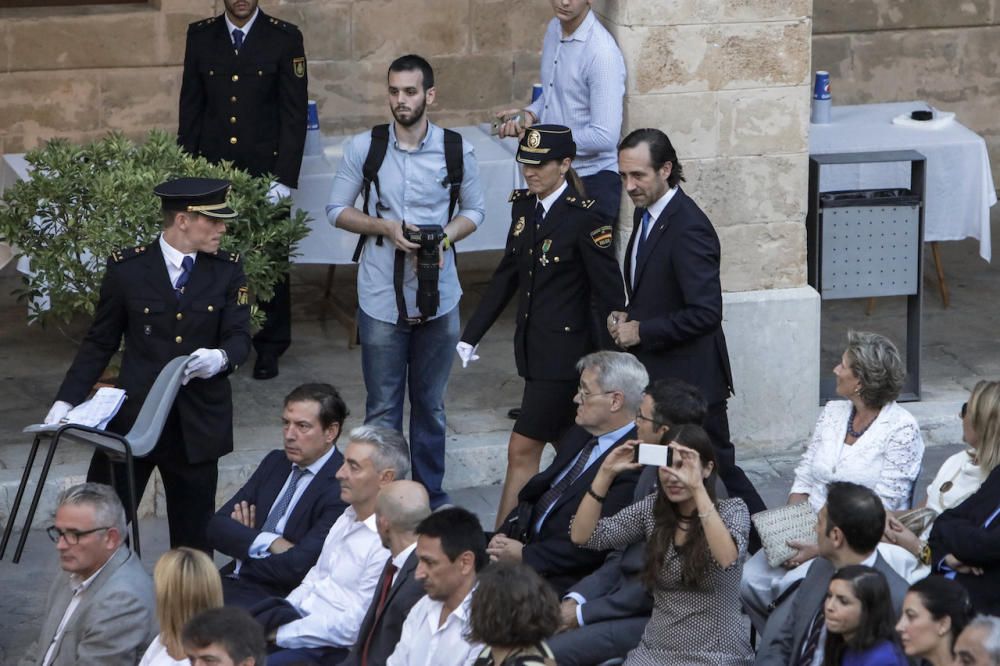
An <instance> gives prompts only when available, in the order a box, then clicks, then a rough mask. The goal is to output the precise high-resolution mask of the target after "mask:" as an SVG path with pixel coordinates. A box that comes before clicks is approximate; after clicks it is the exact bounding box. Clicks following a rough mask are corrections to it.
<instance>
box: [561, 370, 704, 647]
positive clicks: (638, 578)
mask: <svg viewBox="0 0 1000 666" xmlns="http://www.w3.org/2000/svg"><path fill="white" fill-rule="evenodd" d="M707 409H708V407H707V404H706V402H705V398H703V397H702V395H701V391H699V390H698V389H697V388H695V387H694V386H691V385H690V384H688V383H687V382H684V381H681V380H680V379H673V378H670V379H659V380H657V381H655V382H653V383H652V384H650V385H649V386H647V387H646V391H645V393H644V394H643V396H642V404H641V405H640V406H639V411H638V412H636V415H635V427H636V431H637V432H636V438H637V439H638V440H639V441H640V442H650V443H659V441H660V438H661V437H662V436H663V435H664V433H666V432H667V431H668V430H669V429H670V428H671V427H673V426H678V425H683V424H686V423H695V424H698V425H701V423H702V421H703V420H704V419H705V413H706V411H707ZM656 473H657V468H656V467H655V466H646V467H644V468H643V469H642V471H641V472H640V474H639V481H638V483H637V484H636V486H635V494H634V499H635V500H640V499H642V498H643V497H645V496H646V495H648V494H649V493H650V492H653V490H654V484H655V483H656ZM645 566H646V544H645V543H634V544H632V545H631V546H629V547H628V548H626V549H624V550H615V551H612V552H611V553H610V554H609V555H608V557H607V559H605V560H604V564H602V565H601V568H600V569H598V570H597V571H595V572H594V573H592V574H590V575H589V576H587V577H586V578H584V579H583V580H581V581H580V582H579V583H577V584H576V585H574V586H573V587H571V588H570V589H569V592H567V593H566V596H565V597H564V598H563V602H562V606H561V608H560V614H561V616H562V617H561V622H560V632H559V633H558V634H556V635H555V636H553V637H552V638H550V639H549V640H548V644H549V648H550V649H551V650H552V653H553V654H554V655H555V658H556V662H557V663H558V664H560V666H574V664H579V665H582V664H600V663H603V662H605V661H608V660H609V659H613V658H615V657H620V656H622V655H624V654H626V653H628V651H629V650H631V649H632V648H634V647H635V646H636V645H638V644H639V640H640V639H641V638H642V632H643V630H644V629H645V628H646V622H647V621H649V615H650V613H651V612H652V611H653V598H652V596H651V595H650V593H649V589H648V588H647V587H646V584H645V583H644V582H643V581H642V572H643V570H644V569H645Z"/></svg>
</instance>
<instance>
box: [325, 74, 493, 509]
mask: <svg viewBox="0 0 1000 666" xmlns="http://www.w3.org/2000/svg"><path fill="white" fill-rule="evenodd" d="M434 96H435V90H434V72H433V70H432V69H431V66H430V64H429V63H428V62H427V61H426V60H424V59H423V58H421V57H420V56H417V55H406V56H402V57H401V58H397V59H396V60H395V61H393V63H392V64H391V65H390V66H389V73H388V100H389V109H390V111H391V112H392V116H393V119H394V122H392V123H389V124H388V125H377V126H375V127H373V128H372V130H371V132H363V133H361V134H357V135H355V136H354V137H352V138H350V139H348V140H347V142H346V143H345V144H344V157H343V160H342V161H341V164H340V168H339V169H338V170H337V175H336V177H335V178H334V182H333V191H332V192H331V194H330V203H329V204H328V205H327V207H326V214H327V219H329V221H330V223H331V224H334V225H335V226H337V227H338V228H340V229H346V230H347V231H351V232H354V233H357V234H360V235H361V238H360V240H359V242H358V249H357V251H356V252H355V260H356V261H358V260H359V257H360V261H359V265H358V304H359V306H360V307H359V311H358V330H359V334H360V337H361V366H362V372H363V374H364V378H365V389H366V392H367V399H366V403H365V423H366V424H371V425H379V426H385V427H388V428H393V429H395V430H399V431H402V430H403V396H404V394H405V392H406V388H407V386H409V391H410V427H409V433H408V434H409V439H410V456H411V458H412V466H413V479H414V480H415V481H419V482H420V483H422V484H423V485H424V486H425V487H426V488H427V492H428V494H429V495H430V501H431V506H432V507H434V508H436V507H438V506H440V505H442V504H446V503H448V496H447V495H446V494H445V493H444V491H443V490H442V489H441V481H442V478H443V477H444V447H445V413H444V393H445V389H446V387H447V384H448V374H449V372H450V371H451V364H452V360H453V357H454V356H453V352H452V350H453V349H454V348H455V344H456V343H457V342H458V334H459V315H458V302H459V299H460V298H461V296H462V288H461V286H460V285H459V282H458V272H457V271H456V269H455V257H454V249H453V247H452V244H453V243H455V242H457V241H459V240H461V239H462V238H465V237H466V236H468V235H469V234H471V233H472V232H474V231H475V230H476V227H478V226H479V224H480V223H481V222H482V221H483V217H484V212H485V208H486V206H485V203H484V199H483V192H482V188H481V187H480V183H479V167H478V166H477V164H476V158H475V155H474V154H473V149H472V146H471V145H469V144H468V143H467V142H464V141H463V140H462V138H461V136H460V135H458V134H457V133H456V132H452V131H450V130H446V129H443V128H441V127H438V126H437V125H435V124H433V123H431V122H430V121H429V120H428V119H427V115H426V111H427V106H428V105H429V104H433V103H434ZM359 194H361V195H362V196H363V198H364V202H365V203H364V210H359V209H357V208H355V207H354V203H355V201H356V200H357V197H358V195H359ZM459 203H460V205H459Z"/></svg>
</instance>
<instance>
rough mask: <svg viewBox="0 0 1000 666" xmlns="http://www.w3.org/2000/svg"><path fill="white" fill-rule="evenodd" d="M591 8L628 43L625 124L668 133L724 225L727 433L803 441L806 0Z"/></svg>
mask: <svg viewBox="0 0 1000 666" xmlns="http://www.w3.org/2000/svg"><path fill="white" fill-rule="evenodd" d="M594 9H595V10H596V11H597V12H598V14H599V16H600V17H601V18H602V20H603V21H604V23H605V25H606V26H607V27H608V29H609V30H610V31H611V32H612V34H614V35H615V38H616V39H617V40H618V43H619V45H620V46H621V49H622V52H623V53H624V56H625V63H626V67H627V69H628V82H627V84H626V98H625V123H624V128H623V132H624V133H627V132H628V131H630V130H632V129H636V128H639V127H657V128H659V129H662V130H663V131H664V132H666V133H667V135H668V136H669V137H670V139H671V141H672V143H673V144H674V146H675V148H676V149H677V153H678V157H679V159H680V161H681V164H682V165H683V166H684V170H685V175H686V177H687V182H686V183H685V184H683V185H682V187H683V188H684V190H685V191H686V192H687V193H688V194H690V195H691V196H692V198H694V200H695V201H696V202H698V204H699V205H700V206H701V207H702V208H703V209H704V211H705V213H706V214H707V215H708V216H709V218H710V219H711V220H712V222H713V224H714V225H715V227H716V230H717V231H718V234H719V239H720V241H721V244H722V286H723V290H724V291H725V292H726V294H725V320H724V327H725V331H726V337H727V341H728V344H729V354H730V360H731V362H732V365H733V374H734V381H735V384H736V396H735V398H733V399H732V400H731V401H730V403H729V405H730V424H731V426H732V431H733V440H734V441H735V442H737V444H738V445H739V446H740V452H741V455H744V456H746V455H747V454H749V453H756V452H764V451H767V450H775V449H779V448H784V447H787V446H788V445H789V444H790V443H792V442H796V441H802V440H805V439H806V438H807V437H808V436H809V433H810V431H811V430H812V427H813V424H814V420H815V418H816V414H817V411H818V400H819V390H818V381H819V378H818V372H819V367H818V364H819V296H818V294H817V293H816V292H815V291H814V290H813V289H811V288H810V287H808V286H806V246H805V224H804V221H805V214H806V191H807V185H808V129H809V100H810V89H809V82H810V67H809V59H810V40H811V33H812V21H811V12H812V2H811V0H595V2H594ZM626 205H628V204H626ZM627 213H628V214H627V215H624V216H623V224H622V225H621V230H620V231H621V233H622V234H624V236H623V239H622V240H623V242H622V243H621V245H622V246H624V239H627V237H628V236H627V234H628V233H629V232H630V231H631V209H629V210H628V211H627Z"/></svg>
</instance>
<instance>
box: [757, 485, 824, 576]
mask: <svg viewBox="0 0 1000 666" xmlns="http://www.w3.org/2000/svg"><path fill="white" fill-rule="evenodd" d="M750 520H752V521H753V525H754V527H756V528H757V534H759V535H760V541H761V544H763V546H764V554H765V555H767V563H768V565H769V566H772V567H778V566H781V564H782V563H784V562H786V561H787V560H788V558H790V557H791V556H792V555H794V554H795V553H796V550H795V549H794V548H792V547H791V546H789V545H788V542H789V541H801V542H804V543H816V520H817V518H816V514H815V513H813V510H812V507H811V506H810V505H809V502H808V501H806V502H799V503H797V504H788V505H786V506H782V507H779V508H777V509H768V510H767V511H761V512H759V513H755V514H753V515H752V516H750Z"/></svg>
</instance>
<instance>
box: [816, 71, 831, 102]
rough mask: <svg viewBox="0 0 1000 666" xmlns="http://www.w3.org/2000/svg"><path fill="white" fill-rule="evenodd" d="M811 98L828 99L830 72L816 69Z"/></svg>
mask: <svg viewBox="0 0 1000 666" xmlns="http://www.w3.org/2000/svg"><path fill="white" fill-rule="evenodd" d="M813 99H830V72H827V71H825V70H822V69H821V70H818V71H817V72H816V82H815V83H814V84H813Z"/></svg>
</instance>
